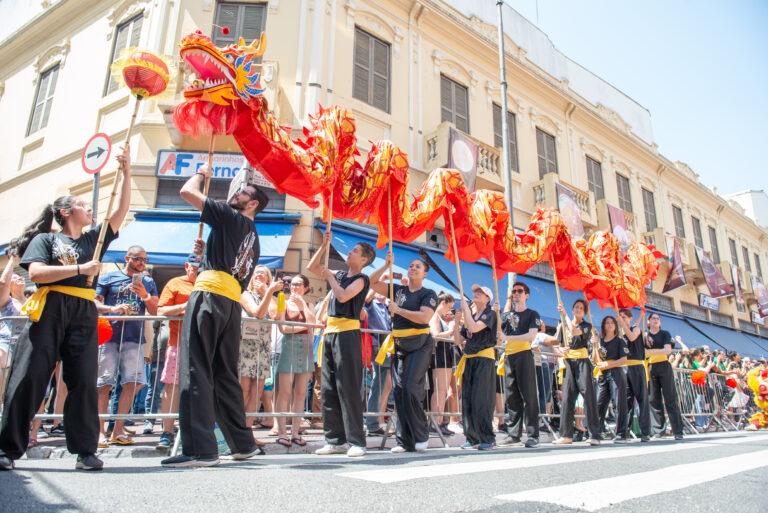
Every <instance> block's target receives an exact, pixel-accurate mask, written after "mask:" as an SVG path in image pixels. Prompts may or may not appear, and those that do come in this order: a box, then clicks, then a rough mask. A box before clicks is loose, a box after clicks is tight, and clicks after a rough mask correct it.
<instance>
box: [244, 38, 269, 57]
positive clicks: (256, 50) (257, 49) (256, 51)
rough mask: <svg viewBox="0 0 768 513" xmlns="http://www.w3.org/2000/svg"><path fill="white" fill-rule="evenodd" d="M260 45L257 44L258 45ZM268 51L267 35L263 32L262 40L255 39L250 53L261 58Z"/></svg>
mask: <svg viewBox="0 0 768 513" xmlns="http://www.w3.org/2000/svg"><path fill="white" fill-rule="evenodd" d="M257 42H258V43H259V44H256V43H257ZM266 50H267V35H266V34H265V33H264V32H262V33H261V38H259V39H254V40H253V43H251V44H250V45H249V48H248V53H252V54H253V56H254V57H256V58H259V57H261V56H262V55H264V52H265V51H266Z"/></svg>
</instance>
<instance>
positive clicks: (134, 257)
mask: <svg viewBox="0 0 768 513" xmlns="http://www.w3.org/2000/svg"><path fill="white" fill-rule="evenodd" d="M147 263H149V259H148V258H147V253H146V251H144V248H142V247H141V246H131V247H130V248H128V251H127V252H126V254H125V268H124V269H122V270H118V271H112V272H109V273H106V274H104V275H102V276H101V277H100V278H99V282H98V284H97V285H96V309H97V310H98V311H99V313H101V314H107V315H136V316H141V315H144V313H145V312H147V311H148V312H149V313H150V314H151V315H156V314H157V303H158V301H159V298H158V293H157V286H156V285H155V281H154V280H153V279H152V278H151V277H150V276H145V275H144V269H145V268H146V266H147ZM110 324H111V325H112V338H110V339H109V341H108V342H107V343H105V344H102V345H100V346H99V378H98V382H97V386H98V388H99V413H100V414H103V413H106V412H107V407H108V404H109V398H110V394H111V393H112V391H113V390H115V391H116V390H117V388H118V387H117V377H118V376H120V389H121V390H120V392H119V395H118V396H117V397H115V400H116V401H118V403H117V413H118V414H126V413H129V412H130V410H131V407H132V406H133V401H134V399H135V397H136V393H137V392H138V391H139V390H141V389H142V388H143V387H144V385H146V384H147V377H146V371H145V368H144V361H145V358H144V352H143V350H142V344H145V343H146V338H145V336H144V322H143V321H110ZM124 423H125V420H123V419H117V420H115V426H114V428H113V430H112V436H111V437H110V438H109V441H108V442H107V431H106V429H105V427H104V423H103V422H99V430H100V432H101V436H102V439H101V440H100V442H99V447H106V446H107V445H108V444H109V443H111V444H116V445H130V444H132V443H133V439H132V438H131V437H130V436H129V435H128V434H127V433H126V432H125V431H124V429H123V425H124Z"/></svg>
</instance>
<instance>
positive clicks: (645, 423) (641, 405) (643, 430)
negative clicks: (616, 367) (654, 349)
mask: <svg viewBox="0 0 768 513" xmlns="http://www.w3.org/2000/svg"><path fill="white" fill-rule="evenodd" d="M635 401H637V409H638V412H639V416H638V422H639V423H640V435H641V436H650V434H651V410H650V409H649V406H648V379H647V378H646V377H645V367H644V366H642V365H630V366H629V367H627V409H628V412H629V415H628V420H627V425H628V426H631V425H632V418H633V417H634V415H635Z"/></svg>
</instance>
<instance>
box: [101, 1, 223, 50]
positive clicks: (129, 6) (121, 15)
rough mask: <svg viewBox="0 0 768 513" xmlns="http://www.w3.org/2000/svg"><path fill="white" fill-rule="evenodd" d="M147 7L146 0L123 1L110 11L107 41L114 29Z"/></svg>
mask: <svg viewBox="0 0 768 513" xmlns="http://www.w3.org/2000/svg"><path fill="white" fill-rule="evenodd" d="M205 3H206V2H205V1H204V2H203V10H205ZM148 5H149V1H148V0H141V1H139V0H123V1H122V2H120V3H119V4H117V5H116V6H114V7H113V8H112V9H110V10H109V12H108V13H107V25H108V27H109V30H108V31H107V41H109V40H110V39H112V36H113V35H114V33H115V27H117V26H118V25H119V24H121V23H122V22H124V21H126V20H129V19H131V18H133V17H134V16H136V15H137V14H139V13H140V12H142V11H144V10H145V9H146V8H147V6H148ZM209 10H210V9H209Z"/></svg>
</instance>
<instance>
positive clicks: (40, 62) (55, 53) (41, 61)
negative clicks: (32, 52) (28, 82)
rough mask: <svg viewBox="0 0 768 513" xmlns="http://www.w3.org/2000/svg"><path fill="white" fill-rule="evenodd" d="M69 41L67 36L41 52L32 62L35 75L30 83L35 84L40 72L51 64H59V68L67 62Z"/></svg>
mask: <svg viewBox="0 0 768 513" xmlns="http://www.w3.org/2000/svg"><path fill="white" fill-rule="evenodd" d="M69 48H70V41H69V38H67V39H65V40H64V41H62V42H61V43H59V44H57V45H53V46H51V47H50V48H48V49H47V50H46V51H44V52H43V53H41V54H40V55H39V56H38V58H37V59H35V61H34V63H33V64H32V67H33V69H34V70H35V77H34V79H33V81H32V83H33V84H34V85H35V86H37V81H38V80H39V79H40V74H41V73H42V72H44V71H45V70H47V69H48V68H50V67H51V66H53V65H54V64H58V65H59V69H61V68H63V67H64V65H65V64H66V62H67V55H69Z"/></svg>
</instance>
